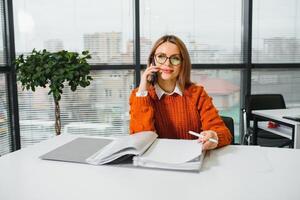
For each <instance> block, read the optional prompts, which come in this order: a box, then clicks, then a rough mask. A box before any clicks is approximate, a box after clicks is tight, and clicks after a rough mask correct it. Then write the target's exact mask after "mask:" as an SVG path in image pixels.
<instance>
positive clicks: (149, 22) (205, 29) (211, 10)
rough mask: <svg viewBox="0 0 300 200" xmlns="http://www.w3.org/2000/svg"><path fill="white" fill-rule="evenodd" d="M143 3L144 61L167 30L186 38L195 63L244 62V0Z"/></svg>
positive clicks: (170, 0) (179, 0) (169, 0)
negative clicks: (242, 37)
mask: <svg viewBox="0 0 300 200" xmlns="http://www.w3.org/2000/svg"><path fill="white" fill-rule="evenodd" d="M140 3H141V11H140V13H141V14H140V16H141V23H140V24H141V28H140V29H141V38H140V45H141V62H142V63H146V58H147V56H148V53H149V52H150V48H151V46H152V44H153V43H154V42H155V40H156V39H158V38H159V37H161V36H162V35H164V34H175V35H177V36H179V37H180V38H181V39H183V41H184V42H185V44H186V46H187V48H188V49H189V51H190V55H191V60H192V63H193V64H195V63H240V62H241V19H242V17H241V10H242V9H241V8H242V5H241V3H242V1H241V0H229V1H223V0H212V1H205V0H200V1H199V0H187V1H182V0H165V1H160V0H145V1H140Z"/></svg>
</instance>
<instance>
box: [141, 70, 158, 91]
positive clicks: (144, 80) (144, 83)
mask: <svg viewBox="0 0 300 200" xmlns="http://www.w3.org/2000/svg"><path fill="white" fill-rule="evenodd" d="M159 69H160V68H159V67H158V66H154V65H150V66H149V67H147V68H146V70H145V71H144V73H143V74H142V77H141V82H140V86H139V90H138V92H143V91H147V90H148V88H149V86H150V85H151V84H150V82H149V81H148V79H149V76H150V75H151V74H152V73H156V72H158V71H159Z"/></svg>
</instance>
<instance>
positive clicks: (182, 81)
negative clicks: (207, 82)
mask: <svg viewBox="0 0 300 200" xmlns="http://www.w3.org/2000/svg"><path fill="white" fill-rule="evenodd" d="M165 42H171V43H173V44H175V45H176V46H177V47H178V48H179V51H180V54H181V57H182V63H181V68H180V72H179V76H178V83H179V87H180V89H181V90H182V91H184V89H185V87H187V86H189V85H190V84H191V83H192V82H191V68H192V65H191V59H190V55H189V52H188V50H187V48H186V46H185V44H184V43H183V42H182V40H181V39H179V38H178V37H176V36H175V35H164V36H162V37H161V38H159V39H158V40H157V41H156V42H155V44H154V45H153V47H152V50H151V52H150V55H149V57H148V66H149V65H150V63H151V61H152V59H153V58H154V54H155V51H156V49H157V48H158V47H159V46H160V45H161V44H163V43H165Z"/></svg>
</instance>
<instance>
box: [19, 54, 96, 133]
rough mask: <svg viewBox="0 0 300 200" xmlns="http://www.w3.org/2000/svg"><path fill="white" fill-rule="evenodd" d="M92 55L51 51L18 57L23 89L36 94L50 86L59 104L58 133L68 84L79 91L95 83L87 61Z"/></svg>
mask: <svg viewBox="0 0 300 200" xmlns="http://www.w3.org/2000/svg"><path fill="white" fill-rule="evenodd" d="M90 58H91V55H90V54H89V52H88V51H83V52H82V54H79V53H77V52H68V51H65V50H63V51H59V52H48V51H47V50H45V49H44V50H42V51H37V50H35V49H33V50H32V52H31V54H29V55H27V56H24V55H23V54H22V55H20V56H18V57H17V58H16V60H15V65H16V73H17V80H18V81H20V82H21V84H22V89H23V90H24V89H26V90H30V89H31V90H32V91H33V92H34V91H35V88H36V87H44V88H46V87H47V86H48V88H49V92H48V94H49V95H50V94H52V96H53V99H54V103H55V131H56V135H59V134H60V132H61V120H60V107H59V101H60V99H61V95H62V94H63V88H64V83H65V82H67V84H68V85H69V86H70V88H71V90H72V91H73V92H74V91H76V89H77V87H78V86H81V87H87V86H89V85H90V81H91V80H93V79H92V77H91V76H89V73H90V69H91V66H90V65H89V64H88V62H87V59H90Z"/></svg>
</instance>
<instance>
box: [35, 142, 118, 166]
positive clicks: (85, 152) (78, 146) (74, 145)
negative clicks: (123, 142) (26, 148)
mask: <svg viewBox="0 0 300 200" xmlns="http://www.w3.org/2000/svg"><path fill="white" fill-rule="evenodd" d="M112 141H113V139H105V138H103V139H102V138H84V137H79V138H76V139H74V140H72V141H70V142H68V143H66V144H64V145H62V146H60V147H58V148H56V149H54V150H52V151H50V152H48V153H46V154H44V155H42V156H40V158H41V159H44V160H55V161H65V162H76V163H87V162H86V161H85V160H86V159H87V158H88V157H90V156H91V155H93V154H94V153H96V152H97V151H99V150H100V149H102V148H103V147H105V146H106V145H108V144H109V143H111V142H112Z"/></svg>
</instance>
